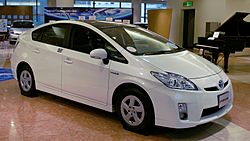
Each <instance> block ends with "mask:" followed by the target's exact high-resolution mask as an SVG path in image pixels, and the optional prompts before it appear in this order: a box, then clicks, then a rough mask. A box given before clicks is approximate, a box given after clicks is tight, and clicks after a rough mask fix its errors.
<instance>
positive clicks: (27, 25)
mask: <svg viewBox="0 0 250 141" xmlns="http://www.w3.org/2000/svg"><path fill="white" fill-rule="evenodd" d="M12 27H13V28H33V27H34V25H33V23H32V22H28V21H20V22H14V23H13V26H12Z"/></svg>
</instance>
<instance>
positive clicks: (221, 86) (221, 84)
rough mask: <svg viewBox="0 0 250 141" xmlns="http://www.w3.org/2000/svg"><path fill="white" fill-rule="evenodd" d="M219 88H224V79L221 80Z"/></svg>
mask: <svg viewBox="0 0 250 141" xmlns="http://www.w3.org/2000/svg"><path fill="white" fill-rule="evenodd" d="M219 88H220V89H223V88H224V82H223V81H222V80H220V81H219Z"/></svg>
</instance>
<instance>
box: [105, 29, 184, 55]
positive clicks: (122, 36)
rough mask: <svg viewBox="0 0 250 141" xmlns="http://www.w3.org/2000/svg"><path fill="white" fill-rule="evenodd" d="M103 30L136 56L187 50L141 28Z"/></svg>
mask: <svg viewBox="0 0 250 141" xmlns="http://www.w3.org/2000/svg"><path fill="white" fill-rule="evenodd" d="M101 30H102V31H103V32H104V33H106V34H107V35H108V36H110V37H111V38H112V39H114V40H115V41H116V42H117V43H118V44H120V45H121V46H122V47H123V48H125V49H126V50H127V51H129V52H130V53H132V54H134V55H155V54H166V53H174V52H179V51H182V50H185V49H184V48H181V47H179V46H177V45H176V44H174V43H172V42H170V41H168V40H167V39H166V38H163V37H162V36H160V35H158V34H155V33H153V32H150V31H148V30H145V29H143V28H139V27H126V26H116V27H106V28H101Z"/></svg>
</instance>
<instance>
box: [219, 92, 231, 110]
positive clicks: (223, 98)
mask: <svg viewBox="0 0 250 141" xmlns="http://www.w3.org/2000/svg"><path fill="white" fill-rule="evenodd" d="M229 100H230V99H229V92H225V93H223V94H220V95H218V107H219V108H221V107H223V106H225V105H226V104H227V103H228V102H229Z"/></svg>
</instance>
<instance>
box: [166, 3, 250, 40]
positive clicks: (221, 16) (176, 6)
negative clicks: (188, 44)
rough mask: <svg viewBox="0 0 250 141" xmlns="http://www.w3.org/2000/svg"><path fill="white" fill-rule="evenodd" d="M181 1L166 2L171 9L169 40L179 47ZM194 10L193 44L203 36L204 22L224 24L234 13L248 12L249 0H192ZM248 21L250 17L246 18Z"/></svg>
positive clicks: (181, 15) (180, 38)
mask: <svg viewBox="0 0 250 141" xmlns="http://www.w3.org/2000/svg"><path fill="white" fill-rule="evenodd" d="M183 1H186V0H168V1H167V6H168V8H172V9H173V17H172V24H171V31H170V40H171V41H174V42H175V43H177V44H179V45H181V44H182V35H183V13H184V12H183V10H184V9H187V8H185V7H183V5H182V4H183ZM192 1H193V4H194V5H193V7H189V8H188V9H195V31H194V32H195V33H194V43H196V42H197V38H198V36H205V30H206V22H220V23H223V22H225V21H226V20H227V19H228V18H230V17H231V16H232V15H233V14H234V13H235V12H249V13H250V8H249V7H250V0H192ZM247 19H248V20H249V21H250V16H248V18H247Z"/></svg>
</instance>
